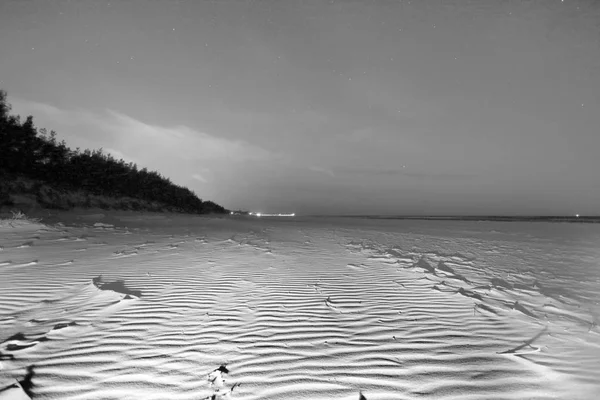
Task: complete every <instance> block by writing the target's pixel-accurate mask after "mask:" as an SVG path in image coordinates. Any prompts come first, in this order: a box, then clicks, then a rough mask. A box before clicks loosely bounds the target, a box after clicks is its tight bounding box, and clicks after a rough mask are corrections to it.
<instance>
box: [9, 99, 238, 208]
mask: <svg viewBox="0 0 600 400" xmlns="http://www.w3.org/2000/svg"><path fill="white" fill-rule="evenodd" d="M6 99H7V97H6V92H4V91H1V90H0V206H10V205H13V204H14V195H17V196H19V195H23V194H26V195H29V196H30V197H31V196H32V195H34V196H35V197H36V201H37V202H38V203H39V204H40V205H41V206H42V207H45V208H61V209H68V208H72V207H75V206H83V207H93V206H96V207H101V208H119V209H139V210H142V209H143V210H153V211H159V210H168V211H177V212H187V213H196V214H207V213H225V212H228V211H227V210H226V209H225V208H223V207H222V206H220V205H218V204H216V203H214V202H212V201H202V200H201V199H200V198H198V196H196V194H195V193H194V192H193V191H191V190H190V189H188V188H186V187H183V186H179V185H176V184H174V183H172V182H171V181H170V180H169V178H166V177H164V176H162V175H161V174H159V173H158V172H155V171H148V170H147V169H146V168H142V169H138V167H137V165H136V164H134V163H127V162H125V161H123V160H122V159H121V160H116V159H115V158H113V157H112V156H111V155H110V154H106V153H104V152H103V150H102V149H98V150H89V149H86V150H84V151H80V149H79V148H77V149H75V150H72V149H70V148H69V147H67V145H66V143H65V141H64V140H63V141H61V142H58V141H57V139H56V133H55V132H54V131H51V132H50V133H49V134H48V132H47V131H46V130H45V129H40V130H39V131H38V130H37V129H36V127H35V126H34V124H33V117H32V116H28V117H27V118H26V119H25V121H24V122H21V119H20V117H19V116H15V115H10V114H9V112H10V109H11V108H10V105H9V104H8V103H7V101H6ZM19 181H20V183H19ZM102 199H105V200H104V201H103V200H102Z"/></svg>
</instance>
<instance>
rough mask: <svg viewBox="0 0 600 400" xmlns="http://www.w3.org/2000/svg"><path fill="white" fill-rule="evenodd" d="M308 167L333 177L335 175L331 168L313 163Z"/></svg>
mask: <svg viewBox="0 0 600 400" xmlns="http://www.w3.org/2000/svg"><path fill="white" fill-rule="evenodd" d="M308 169H309V170H311V171H313V172H317V173H320V174H325V175H329V176H331V177H335V174H334V173H333V171H332V170H331V169H328V168H323V167H319V166H318V165H311V166H309V167H308Z"/></svg>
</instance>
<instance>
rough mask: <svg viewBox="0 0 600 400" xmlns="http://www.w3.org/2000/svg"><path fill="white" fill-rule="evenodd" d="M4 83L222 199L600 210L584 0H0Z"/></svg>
mask: <svg viewBox="0 0 600 400" xmlns="http://www.w3.org/2000/svg"><path fill="white" fill-rule="evenodd" d="M0 88H1V89H4V90H6V91H7V92H8V101H9V103H11V104H12V106H13V113H14V114H19V115H21V116H22V117H25V116H27V115H33V116H34V123H35V125H36V126H37V127H38V128H47V129H48V130H51V129H52V130H55V131H56V132H57V134H58V139H59V140H62V139H64V140H65V141H66V142H67V145H69V146H70V147H71V148H76V147H80V148H82V149H85V148H90V149H96V148H100V147H102V148H103V149H104V150H106V151H107V152H110V153H111V154H113V155H114V156H115V157H116V158H118V159H119V158H123V159H124V160H126V161H132V162H135V163H137V164H138V166H139V167H147V168H148V169H150V170H157V171H159V172H160V173H161V174H163V175H165V176H168V177H169V178H171V180H172V181H173V182H175V183H177V184H180V185H184V186H187V187H189V188H190V189H192V190H194V191H195V192H196V193H197V194H198V196H199V197H201V198H202V199H204V200H212V201H215V202H217V203H219V204H221V205H223V206H224V207H226V208H229V209H245V210H250V211H259V212H275V213H279V212H295V213H298V214H380V215H381V214H394V215H451V214H453V215H457V214H460V215H482V214H495V215H498V214H503V215H574V214H582V215H599V214H600V156H598V154H597V153H599V152H600V2H598V1H596V0H588V1H577V0H564V1H561V0H527V1H525V0H524V1H512V0H443V1H442V0H438V1H433V0H432V1H429V0H412V1H404V0H403V1H400V0H394V1H392V0H381V1H377V0H362V1H357V0H346V1H341V0H339V1H338V0H334V1H326V0H294V1H282V0H272V1H269V0H252V1H250V0H248V1H236V0H220V1H201V0H198V1H192V0H181V1H177V0H172V1H167V0H163V1H159V0H148V1H141V0H122V1H116V0H111V1H101V0H77V1H66V0H0Z"/></svg>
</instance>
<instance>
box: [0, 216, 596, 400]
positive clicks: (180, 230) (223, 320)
mask: <svg viewBox="0 0 600 400" xmlns="http://www.w3.org/2000/svg"><path fill="white" fill-rule="evenodd" d="M58 220H63V221H64V222H63V223H62V224H56V222H57V221H58ZM598 243H600V226H599V225H596V224H593V225H585V224H567V223H518V222H485V223H481V222H479V223H478V222H455V221H397V220H396V221H387V220H361V219H334V218H322V219H317V218H299V217H296V218H281V219H270V218H210V217H190V216H176V215H167V214H165V215H159V214H152V215H150V214H146V215H142V214H135V213H111V214H106V213H92V212H89V213H87V214H86V213H79V214H77V215H71V217H70V218H66V217H65V215H62V216H59V217H56V218H55V219H54V220H53V219H52V218H48V219H47V220H46V221H45V224H42V223H29V222H15V223H13V224H7V223H2V224H1V225H0V390H1V391H0V399H2V400H5V399H17V398H27V397H26V395H28V396H29V397H30V398H33V399H65V400H67V399H69V400H71V399H72V400H75V399H77V400H83V399H144V400H149V399H175V400H177V399H181V400H183V399H189V400H192V399H193V400H200V399H239V400H242V399H248V400H249V399H340V400H342V399H344V400H345V399H348V400H350V399H354V400H356V399H359V396H360V395H361V394H360V393H362V396H363V398H365V399H369V400H373V399H380V400H383V399H390V400H391V399H421V398H423V399H595V398H598V395H599V393H600V329H599V328H598V321H599V320H600V247H599V246H598ZM18 384H20V386H21V387H22V388H21V387H18V386H17V385H18ZM2 388H4V389H5V390H2ZM18 396H25V397H18Z"/></svg>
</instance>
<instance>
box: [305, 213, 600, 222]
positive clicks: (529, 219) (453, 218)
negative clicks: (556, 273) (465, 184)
mask: <svg viewBox="0 0 600 400" xmlns="http://www.w3.org/2000/svg"><path fill="white" fill-rule="evenodd" d="M307 217H308V215H307ZM312 217H319V218H363V219H399V220H431V221H473V222H478V221H481V222H483V221H500V222H574V223H600V216H579V217H575V216H494V215H488V216H460V215H451V216H402V215H312Z"/></svg>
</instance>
